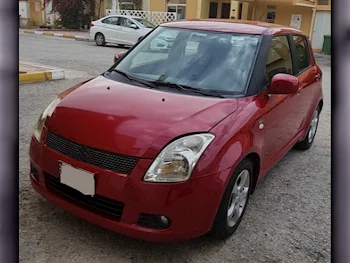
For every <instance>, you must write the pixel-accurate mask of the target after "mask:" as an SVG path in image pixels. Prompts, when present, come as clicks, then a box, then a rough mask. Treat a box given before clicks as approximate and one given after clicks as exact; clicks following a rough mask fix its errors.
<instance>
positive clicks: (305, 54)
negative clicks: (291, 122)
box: [291, 35, 321, 130]
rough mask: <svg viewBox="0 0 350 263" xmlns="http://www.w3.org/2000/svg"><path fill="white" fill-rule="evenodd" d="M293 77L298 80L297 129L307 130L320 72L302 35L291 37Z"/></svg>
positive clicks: (315, 102)
mask: <svg viewBox="0 0 350 263" xmlns="http://www.w3.org/2000/svg"><path fill="white" fill-rule="evenodd" d="M291 40H292V41H291V42H292V51H293V62H294V63H293V64H294V72H295V73H294V75H295V76H296V77H297V78H298V79H299V83H300V87H299V96H300V111H301V114H302V121H301V124H300V127H299V129H300V130H301V129H307V128H308V126H309V122H310V119H311V116H312V114H313V112H314V110H315V108H316V105H317V103H318V101H317V100H316V99H317V98H318V96H317V95H318V94H317V93H318V90H319V88H320V87H319V85H321V71H320V70H319V68H318V67H317V65H316V64H315V63H314V61H313V59H312V58H313V55H312V53H311V47H310V42H309V41H308V40H307V38H306V37H305V36H303V35H292V36H291Z"/></svg>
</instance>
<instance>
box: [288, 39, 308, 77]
mask: <svg viewBox="0 0 350 263" xmlns="http://www.w3.org/2000/svg"><path fill="white" fill-rule="evenodd" d="M292 41H293V45H294V46H295V60H296V61H295V62H296V65H295V68H296V70H295V71H296V72H295V75H298V74H300V73H301V72H303V71H304V70H305V69H307V68H309V67H310V54H309V47H308V45H307V41H306V39H305V37H303V36H293V38H292Z"/></svg>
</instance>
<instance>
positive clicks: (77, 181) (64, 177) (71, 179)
mask: <svg viewBox="0 0 350 263" xmlns="http://www.w3.org/2000/svg"><path fill="white" fill-rule="evenodd" d="M58 164H59V171H60V182H61V184H64V185H67V186H69V187H71V188H73V189H75V190H77V191H79V192H80V193H82V194H84V195H89V196H94V195H95V187H96V183H95V174H94V173H91V172H88V171H85V170H83V169H80V168H75V167H73V166H72V165H70V164H67V163H64V162H62V161H59V162H58Z"/></svg>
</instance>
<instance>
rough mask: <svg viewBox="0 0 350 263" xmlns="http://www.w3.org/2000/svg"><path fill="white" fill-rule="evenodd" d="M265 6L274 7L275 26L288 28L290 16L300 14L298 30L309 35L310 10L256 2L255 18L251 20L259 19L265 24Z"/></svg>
mask: <svg viewBox="0 0 350 263" xmlns="http://www.w3.org/2000/svg"><path fill="white" fill-rule="evenodd" d="M267 5H276V17H275V24H281V25H286V26H289V25H290V19H291V16H292V14H301V15H302V18H301V28H300V30H301V31H303V33H304V34H305V35H307V36H308V35H309V33H310V25H311V21H312V8H309V7H301V6H293V5H291V4H279V3H278V2H258V3H257V4H256V11H255V17H254V18H253V20H259V18H260V17H261V19H260V21H262V22H266V10H267V8H266V6H267Z"/></svg>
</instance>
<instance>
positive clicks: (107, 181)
mask: <svg viewBox="0 0 350 263" xmlns="http://www.w3.org/2000/svg"><path fill="white" fill-rule="evenodd" d="M58 161H63V162H66V163H69V164H71V165H73V166H75V167H79V168H81V169H84V170H87V171H90V172H94V173H95V174H96V176H97V184H96V194H98V195H99V196H102V197H103V198H108V199H111V200H117V201H118V202H121V203H123V210H122V214H121V216H120V218H117V219H116V218H111V217H109V216H106V215H104V214H100V213H96V211H92V210H91V209H89V208H88V207H86V206H84V205H81V204H78V203H75V202H72V201H71V200H70V199H67V198H66V197H64V196H62V195H59V194H57V193H56V192H53V191H52V190H50V188H48V185H47V182H48V181H47V176H48V175H50V176H51V177H55V178H58V177H59V170H58ZM30 162H31V165H32V166H33V167H34V168H35V169H36V170H37V177H38V179H39V180H37V179H36V178H35V177H34V176H33V174H32V173H31V175H30V180H31V183H32V186H33V188H34V189H35V190H36V191H37V192H38V193H40V194H41V195H42V196H43V197H45V198H46V199H47V200H49V201H51V202H52V203H54V204H56V205H57V206H59V207H61V208H62V209H64V210H66V211H68V212H70V213H72V214H74V215H76V216H79V217H81V218H82V219H84V220H86V221H88V222H91V223H93V224H96V225H99V226H101V227H104V228H107V229H109V230H112V231H114V232H118V233H120V234H123V235H126V236H130V237H134V238H137V239H143V240H148V241H154V242H174V241H182V240H187V239H191V238H195V237H198V236H201V235H203V234H205V233H207V232H208V231H209V230H210V228H211V226H212V224H213V222H214V219H215V216H216V212H217V209H218V206H219V204H220V200H221V196H222V191H223V190H222V182H221V180H219V179H218V178H222V177H226V176H228V175H229V173H230V171H229V170H226V171H224V172H220V174H219V173H212V174H210V175H206V176H202V177H199V178H193V179H190V180H189V181H187V182H183V183H175V184H159V183H147V182H144V181H142V177H143V175H144V173H145V171H146V170H147V168H148V167H149V166H150V165H151V162H152V160H144V159H140V160H139V161H138V163H137V165H136V166H135V168H134V170H133V171H132V173H131V174H130V175H123V174H118V173H116V172H112V171H108V170H103V169H100V168H98V167H95V166H91V165H89V164H85V163H81V162H78V161H76V160H74V159H71V158H69V157H67V156H64V155H62V154H60V153H58V152H55V151H53V150H52V149H50V148H48V147H47V146H46V145H45V144H39V143H38V142H37V141H36V140H35V139H34V138H32V139H31V144H30ZM223 173H225V174H223ZM141 213H146V214H153V215H164V216H166V217H168V218H169V219H170V221H171V225H170V226H169V227H168V228H166V229H152V228H149V227H143V226H140V225H138V221H139V218H140V215H141Z"/></svg>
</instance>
